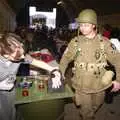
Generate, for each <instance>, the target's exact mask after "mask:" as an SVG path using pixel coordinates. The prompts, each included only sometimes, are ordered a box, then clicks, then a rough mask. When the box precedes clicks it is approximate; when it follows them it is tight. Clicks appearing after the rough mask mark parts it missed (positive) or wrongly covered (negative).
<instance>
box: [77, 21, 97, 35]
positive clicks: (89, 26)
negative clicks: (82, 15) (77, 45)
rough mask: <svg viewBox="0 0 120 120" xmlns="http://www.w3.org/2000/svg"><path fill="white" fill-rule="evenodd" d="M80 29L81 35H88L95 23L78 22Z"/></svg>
mask: <svg viewBox="0 0 120 120" xmlns="http://www.w3.org/2000/svg"><path fill="white" fill-rule="evenodd" d="M79 26H80V31H81V33H82V34H83V35H85V36H86V35H89V34H91V33H92V32H93V31H94V28H95V25H93V24H90V23H80V25H79Z"/></svg>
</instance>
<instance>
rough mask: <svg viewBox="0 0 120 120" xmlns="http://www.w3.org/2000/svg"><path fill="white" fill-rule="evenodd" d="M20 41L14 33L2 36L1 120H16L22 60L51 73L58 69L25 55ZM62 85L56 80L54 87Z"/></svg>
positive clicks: (0, 45)
mask: <svg viewBox="0 0 120 120" xmlns="http://www.w3.org/2000/svg"><path fill="white" fill-rule="evenodd" d="M18 39H20V37H18V36H17V35H15V34H13V33H5V34H1V36H0V120H15V106H14V103H15V81H16V74H17V70H18V68H19V66H20V64H21V62H20V61H21V59H24V62H27V63H29V64H31V65H33V66H35V67H38V68H42V69H45V70H47V71H49V72H52V71H53V70H55V69H58V67H52V66H50V65H48V64H47V63H45V62H43V61H40V60H37V59H34V58H32V57H31V56H30V55H28V54H26V55H24V49H23V45H22V44H21V43H20V42H19V41H20V40H18ZM53 74H54V73H53ZM56 74H57V73H56ZM60 84H61V83H60V80H58V79H56V80H54V82H53V87H59V85H60Z"/></svg>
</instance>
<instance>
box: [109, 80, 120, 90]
mask: <svg viewBox="0 0 120 120" xmlns="http://www.w3.org/2000/svg"><path fill="white" fill-rule="evenodd" d="M112 83H113V89H112V90H111V92H117V91H119V90H120V83H119V82H117V81H113V82H112Z"/></svg>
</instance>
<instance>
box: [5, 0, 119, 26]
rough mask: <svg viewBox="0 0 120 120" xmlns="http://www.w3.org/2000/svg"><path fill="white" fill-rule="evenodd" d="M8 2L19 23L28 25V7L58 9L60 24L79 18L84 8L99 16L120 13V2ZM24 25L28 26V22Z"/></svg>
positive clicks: (23, 0) (46, 0)
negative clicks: (94, 11)
mask: <svg viewBox="0 0 120 120" xmlns="http://www.w3.org/2000/svg"><path fill="white" fill-rule="evenodd" d="M7 1H8V3H9V5H10V6H11V7H12V8H13V10H14V11H15V12H16V14H17V15H18V17H17V21H18V22H23V21H27V23H29V20H28V17H26V16H28V14H27V13H26V11H27V12H28V6H30V5H31V6H36V7H37V8H38V9H39V10H40V9H42V10H44V11H46V10H48V9H49V8H53V7H56V8H58V10H57V11H59V12H57V16H59V17H58V18H57V21H58V23H59V22H61V23H63V21H67V19H68V21H71V20H73V18H75V17H77V16H78V14H79V12H80V11H81V10H82V9H84V8H92V9H94V10H96V12H97V14H98V15H99V16H101V15H105V14H117V13H120V0H7ZM60 1H62V3H60V4H58V3H59V2H60ZM26 8H27V9H26ZM21 11H22V12H21ZM65 16H67V17H65ZM65 19H66V20H65ZM61 23H59V24H61ZM20 24H21V23H20ZM22 24H23V23H22ZM24 24H26V22H25V23H24ZM65 24H66V23H65Z"/></svg>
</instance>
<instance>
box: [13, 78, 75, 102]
mask: <svg viewBox="0 0 120 120" xmlns="http://www.w3.org/2000/svg"><path fill="white" fill-rule="evenodd" d="M19 79H20V77H19V78H18V81H19ZM28 91H29V95H28V96H22V88H16V101H15V104H24V103H31V102H37V101H41V100H53V99H60V98H68V97H73V96H74V93H73V91H72V89H71V88H70V87H69V85H68V84H66V85H65V90H64V92H61V93H48V92H47V86H46V85H45V88H44V90H42V91H41V90H39V89H38V86H37V84H35V82H34V83H33V86H32V87H31V88H29V89H28Z"/></svg>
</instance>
